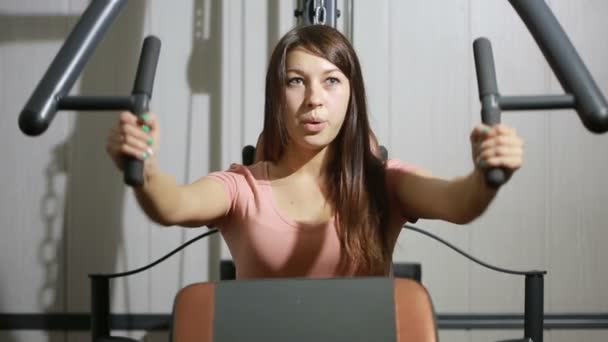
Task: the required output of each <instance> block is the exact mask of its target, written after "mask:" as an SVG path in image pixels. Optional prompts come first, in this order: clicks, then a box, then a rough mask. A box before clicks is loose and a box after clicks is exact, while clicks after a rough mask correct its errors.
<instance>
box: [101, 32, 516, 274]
mask: <svg viewBox="0 0 608 342" xmlns="http://www.w3.org/2000/svg"><path fill="white" fill-rule="evenodd" d="M158 137H159V125H158V121H157V120H156V117H155V116H154V115H153V114H149V115H147V116H145V118H144V120H141V121H138V120H137V118H136V117H135V116H133V115H132V114H131V113H122V114H121V116H120V121H119V124H118V125H117V126H116V128H114V129H113V130H112V132H111V134H110V136H109V138H108V145H107V150H108V153H109V154H110V156H111V157H112V158H113V160H114V162H115V163H116V165H117V166H118V167H119V168H122V159H123V157H124V156H125V155H127V156H131V157H135V158H139V159H142V160H144V161H145V162H144V176H145V184H144V185H143V186H142V187H139V188H136V189H135V193H136V196H137V199H138V201H139V203H140V205H141V207H142V208H143V210H144V211H145V212H146V213H147V215H148V216H149V217H150V218H151V219H152V220H154V221H156V222H158V223H160V224H162V225H166V226H171V225H180V226H188V227H199V226H203V225H209V226H217V227H219V229H220V232H221V234H222V236H223V238H224V239H225V241H226V243H227V245H228V247H229V249H230V252H231V253H232V256H233V258H234V261H235V265H236V268H237V278H239V279H243V278H263V277H337V276H371V275H389V271H390V268H391V264H392V259H391V258H392V253H393V248H394V246H395V243H396V241H397V237H398V236H399V233H400V231H401V228H402V225H403V224H404V223H405V222H407V221H408V219H417V218H425V219H442V220H446V221H449V222H453V223H457V224H465V223H467V222H470V221H471V220H473V219H475V218H476V217H478V216H479V215H481V213H482V212H483V211H484V210H485V209H486V207H487V206H488V205H489V203H490V202H491V200H492V198H493V197H494V196H495V194H496V191H495V190H493V189H491V188H489V187H487V186H486V184H485V181H484V169H486V168H488V167H502V168H504V169H506V170H507V172H508V173H509V175H510V174H511V173H512V172H513V171H515V170H517V169H518V168H519V167H520V166H521V164H522V154H523V149H522V146H523V143H522V140H521V139H520V138H519V137H518V136H517V134H516V132H515V131H514V130H513V129H511V128H509V127H506V126H504V125H500V126H497V127H493V128H489V127H486V126H483V125H480V126H478V127H475V128H474V129H473V131H472V133H471V144H472V154H473V160H474V165H475V167H474V170H473V171H472V172H471V173H470V174H469V175H467V176H465V177H461V178H457V179H454V180H442V179H438V178H434V177H432V176H430V175H429V174H428V173H426V172H424V171H422V170H420V169H416V168H412V167H407V166H404V165H402V164H400V163H399V162H398V161H396V160H389V161H386V162H385V161H383V160H382V159H381V158H379V157H378V155H377V153H376V146H377V143H376V140H375V137H374V134H373V132H372V131H371V128H370V126H369V121H368V116H367V107H366V100H365V89H364V85H363V79H362V75H361V69H360V66H359V61H358V59H357V56H356V54H355V52H354V50H353V48H352V46H351V45H350V43H349V42H348V40H347V39H346V38H345V37H344V36H343V35H342V34H340V33H339V32H338V31H336V30H335V29H332V28H330V27H328V26H321V25H314V26H305V27H300V28H296V29H294V30H292V31H290V32H289V33H287V34H286V35H285V36H284V37H283V38H282V39H281V41H280V42H279V43H278V45H277V47H276V48H275V50H274V52H273V54H272V56H271V59H270V64H269V67H268V73H267V76H266V104H265V117H264V133H263V135H262V136H261V141H260V144H259V145H260V156H261V158H260V161H259V162H257V163H255V164H254V165H252V166H247V167H246V166H242V165H236V164H234V165H233V166H232V167H231V168H230V169H229V170H227V171H224V172H214V173H212V174H210V175H208V176H206V177H203V178H201V179H199V180H198V181H195V182H194V183H192V184H188V185H178V184H176V182H175V180H174V178H172V177H171V176H169V175H167V174H165V173H163V172H161V171H160V170H159V168H158V165H157V163H156V159H155V158H154V154H155V153H156V152H157V151H158Z"/></svg>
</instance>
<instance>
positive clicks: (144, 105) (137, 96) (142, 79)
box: [124, 36, 161, 186]
mask: <svg viewBox="0 0 608 342" xmlns="http://www.w3.org/2000/svg"><path fill="white" fill-rule="evenodd" d="M160 45H161V43H160V39H158V38H157V37H154V36H149V37H147V38H146V39H145V40H144V44H143V47H142V50H141V56H140V58H139V64H138V66H137V74H136V75H135V84H134V85H133V96H132V99H133V108H131V111H132V112H133V114H135V115H136V116H137V117H141V116H142V115H144V114H145V113H147V112H148V109H149V103H150V98H151V97H152V88H153V87H154V77H155V75H156V66H157V64H158V57H159V54H160ZM124 181H125V184H127V185H130V186H141V185H143V184H144V163H143V161H141V160H139V159H135V158H132V157H127V158H126V160H125V168H124Z"/></svg>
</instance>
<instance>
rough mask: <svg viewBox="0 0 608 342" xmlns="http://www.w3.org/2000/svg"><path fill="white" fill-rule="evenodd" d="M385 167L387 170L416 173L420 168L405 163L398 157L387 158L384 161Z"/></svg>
mask: <svg viewBox="0 0 608 342" xmlns="http://www.w3.org/2000/svg"><path fill="white" fill-rule="evenodd" d="M385 169H386V171H388V172H391V171H398V172H399V171H400V172H411V173H416V172H419V171H421V170H422V169H421V168H420V167H418V166H416V165H414V164H410V163H405V162H403V161H401V160H399V159H387V160H386V163H385Z"/></svg>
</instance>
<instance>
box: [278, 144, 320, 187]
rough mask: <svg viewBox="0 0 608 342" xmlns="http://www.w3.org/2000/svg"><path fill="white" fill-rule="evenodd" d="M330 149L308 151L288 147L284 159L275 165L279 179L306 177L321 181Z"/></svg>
mask: <svg viewBox="0 0 608 342" xmlns="http://www.w3.org/2000/svg"><path fill="white" fill-rule="evenodd" d="M327 151H328V147H327V146H326V147H324V148H323V149H321V150H316V151H315V150H306V149H302V148H294V147H293V146H291V145H288V146H287V148H286V149H285V152H284V154H283V157H282V158H281V159H280V160H279V161H278V162H277V163H276V164H275V166H276V169H277V170H276V171H277V175H276V176H278V177H279V178H283V177H287V176H291V175H294V176H305V177H310V178H313V179H317V180H321V179H322V176H323V168H324V166H325V159H326V156H327Z"/></svg>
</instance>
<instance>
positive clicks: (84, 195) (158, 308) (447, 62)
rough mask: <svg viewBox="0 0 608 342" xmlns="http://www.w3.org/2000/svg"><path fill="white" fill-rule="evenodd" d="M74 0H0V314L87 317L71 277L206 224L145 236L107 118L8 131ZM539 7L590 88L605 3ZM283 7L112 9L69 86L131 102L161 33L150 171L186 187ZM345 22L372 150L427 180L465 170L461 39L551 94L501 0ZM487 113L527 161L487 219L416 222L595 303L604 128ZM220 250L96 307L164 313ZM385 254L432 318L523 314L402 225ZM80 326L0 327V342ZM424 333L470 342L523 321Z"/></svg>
mask: <svg viewBox="0 0 608 342" xmlns="http://www.w3.org/2000/svg"><path fill="white" fill-rule="evenodd" d="M87 3H88V2H87V1H84V0H70V1H68V0H62V1H53V2H48V1H41V0H29V1H17V0H4V1H2V3H0V113H2V115H0V156H2V165H3V166H4V167H2V168H0V189H2V190H1V191H0V227H1V229H2V233H3V234H2V238H0V260H2V261H1V262H0V312H4V313H36V312H40V313H44V312H87V311H88V302H89V298H88V291H89V290H88V281H87V274H89V273H99V272H118V271H124V270H129V269H133V268H136V267H138V266H141V265H144V264H146V263H148V262H151V261H153V260H155V259H157V258H158V257H160V256H162V255H164V254H165V253H167V252H169V251H170V250H172V249H173V248H175V247H176V246H177V245H178V244H180V243H182V242H184V241H186V240H187V239H189V238H191V237H193V236H196V235H198V234H200V233H202V232H203V231H205V230H204V229H197V230H185V229H179V228H169V229H161V228H159V227H157V226H156V225H154V224H152V223H150V222H149V221H148V220H147V219H146V218H145V216H144V215H143V214H142V213H141V211H140V210H139V209H138V208H137V205H136V203H135V201H134V198H133V196H132V193H131V191H130V190H128V189H126V188H125V187H124V186H123V185H122V181H121V179H122V178H121V177H122V176H121V175H120V174H119V173H118V172H116V171H115V170H114V168H113V167H112V165H111V163H110V162H109V160H108V158H107V157H106V155H105V153H104V139H105V135H106V132H107V129H108V127H109V126H110V125H111V124H113V122H114V120H115V114H112V113H110V114H108V113H78V114H76V113H66V112H61V113H59V114H58V115H57V117H56V118H55V120H54V121H53V124H52V126H51V127H50V128H49V130H48V131H47V132H46V133H45V134H43V135H42V136H40V137H37V138H30V137H26V136H24V135H23V134H22V133H21V132H20V131H18V128H17V116H18V113H19V112H20V110H21V108H22V106H23V104H24V103H25V101H26V100H27V98H28V97H29V95H30V93H31V91H32V89H33V87H34V86H35V84H36V82H38V80H39V79H40V77H41V76H42V74H43V73H44V71H45V70H46V67H47V66H48V64H49V62H50V60H51V58H52V57H53V56H54V55H55V53H56V52H57V50H58V49H59V47H60V46H61V43H62V42H63V39H65V37H66V35H67V34H68V33H69V31H70V28H71V27H72V25H73V24H74V23H75V21H76V20H77V16H78V15H79V14H80V13H81V12H82V11H83V10H84V8H86V5H87ZM548 3H549V5H550V6H551V8H552V9H553V11H554V13H555V15H556V16H557V18H558V19H559V20H560V22H561V23H562V25H563V27H564V28H565V30H566V32H567V33H568V34H569V36H570V38H571V40H572V42H573V43H574V45H575V46H576V47H577V49H578V51H579V53H580V55H581V57H582V58H583V60H584V61H585V62H586V63H587V66H588V68H589V69H590V71H591V73H592V74H593V75H594V77H595V80H596V82H597V83H598V85H599V87H600V88H601V89H602V91H603V92H607V91H608V67H607V66H606V64H605V62H604V61H605V60H607V58H608V48H606V47H605V46H604V44H602V43H603V38H604V36H605V35H606V33H608V28H607V26H606V24H605V21H604V17H605V16H606V14H608V3H606V2H604V1H601V0H587V1H585V2H581V1H577V2H574V1H567V0H549V1H548ZM347 4H348V2H346V1H343V2H340V6H341V7H342V8H345V7H346V5H347ZM199 8H200V9H202V12H198V11H197V9H199ZM293 9H294V4H293V1H284V0H247V1H244V0H241V1H237V0H227V1H219V0H191V1H169V0H155V1H147V2H144V1H129V4H128V6H127V8H126V9H125V11H123V12H124V13H123V14H122V15H121V16H120V17H119V18H118V20H117V22H116V24H115V25H114V27H113V28H112V30H111V32H110V33H109V35H108V36H107V37H106V39H105V40H104V42H103V43H102V44H101V45H100V47H99V48H98V50H97V52H96V53H95V56H94V58H93V59H92V60H91V62H90V63H89V66H88V67H87V69H86V70H85V72H84V73H83V76H82V77H81V79H80V80H79V82H78V84H77V85H76V86H75V88H74V92H73V93H74V94H87V95H101V94H121V95H122V94H124V95H126V94H128V93H129V91H130V88H131V86H132V82H133V76H134V70H135V65H136V62H137V58H138V56H139V48H140V44H141V41H142V39H143V37H144V36H145V35H147V34H155V35H157V36H159V37H160V38H161V40H162V42H163V47H162V50H161V57H160V61H159V66H158V71H157V76H156V83H155V87H154V96H153V100H152V108H153V109H154V111H155V112H156V113H158V115H159V116H160V120H161V123H162V125H163V132H162V148H161V152H160V154H159V158H160V162H161V164H162V167H163V168H164V169H165V170H166V171H168V172H170V173H172V174H173V175H175V176H176V177H177V179H178V180H180V181H184V182H185V181H191V180H194V179H196V178H198V177H199V176H200V175H203V174H205V173H207V172H209V171H210V170H218V169H223V168H226V167H227V166H228V165H229V164H230V163H231V162H235V161H240V151H241V148H242V147H243V146H244V145H246V144H252V143H254V142H255V140H256V138H257V135H258V133H259V131H260V130H261V127H262V118H263V82H264V75H265V67H266V62H267V58H268V54H269V51H270V50H271V48H272V46H273V45H274V43H275V42H276V41H277V40H278V37H279V36H280V35H281V34H283V33H284V32H286V31H287V30H288V29H289V28H291V27H292V26H293V25H294V21H293V19H292V18H291V16H292V13H293ZM197 13H198V14H197ZM353 15H354V16H353V18H354V27H353V32H352V34H353V42H354V44H355V47H356V49H357V51H358V53H359V56H360V59H361V62H362V64H363V69H364V74H365V79H366V82H367V83H366V86H367V91H368V99H369V104H370V112H371V115H372V124H373V127H374V129H375V130H376V132H377V133H378V135H379V137H380V140H381V143H382V144H384V145H386V146H387V147H388V149H389V153H390V155H391V156H392V157H395V158H399V159H401V160H403V161H404V162H407V163H411V164H415V165H418V166H421V167H424V168H426V169H429V170H431V171H432V172H433V173H434V174H436V175H438V176H442V177H455V176H458V175H463V174H465V173H467V172H469V171H470V169H471V167H472V164H471V162H470V152H469V145H468V136H469V132H470V130H471V128H472V127H473V126H474V125H475V124H476V123H477V122H479V121H480V116H479V101H478V96H477V85H476V81H475V70H474V67H473V57H472V42H473V40H474V39H475V38H477V37H479V36H486V37H488V38H490V40H491V41H492V44H493V49H494V56H495V59H496V68H497V74H498V75H497V76H498V85H499V89H500V90H501V93H502V94H504V95H516V94H517V95H519V94H525V95H530V94H546V93H554V94H559V93H562V92H563V91H562V90H561V89H560V86H559V84H558V83H557V81H556V79H555V77H554V76H553V75H552V72H551V70H550V69H549V68H548V66H547V64H546V62H545V61H544V59H543V57H542V55H541V53H540V51H539V49H538V48H537V46H536V45H535V43H534V41H533V39H532V38H531V36H530V35H529V34H528V32H527V31H526V29H525V27H524V25H523V23H522V22H521V20H520V19H519V18H518V17H517V16H516V15H515V12H514V11H513V9H512V8H510V5H509V4H508V2H506V1H482V0H459V1H449V2H447V1H440V0H416V1H415V0H409V1H389V0H385V1H354V6H353ZM341 20H345V19H341ZM197 23H198V24H197ZM344 24H345V23H344V21H343V22H342V24H341V25H343V26H342V27H348V25H344ZM197 37H198V38H197ZM503 121H504V122H506V123H508V124H510V125H512V126H514V127H516V128H517V129H518V132H519V133H520V135H522V136H523V137H524V139H525V140H526V160H525V165H524V167H523V168H522V170H520V171H519V172H518V173H517V174H516V175H515V177H514V178H513V179H512V181H511V182H510V183H509V184H508V185H507V186H506V187H505V188H503V189H502V190H501V192H500V194H499V196H498V198H497V199H496V201H495V202H494V203H493V205H492V206H491V207H490V209H489V210H488V211H487V213H486V214H485V215H484V216H483V217H481V218H480V219H479V220H477V221H475V222H474V223H472V224H471V225H469V226H467V227H456V226H452V225H449V224H445V223H442V222H432V221H420V222H419V223H418V224H417V225H418V226H420V227H423V228H426V229H428V230H430V231H432V232H434V233H437V234H439V235H441V236H442V237H444V238H446V239H448V240H449V241H451V242H453V243H454V244H456V245H458V246H460V247H462V248H464V249H465V250H468V251H470V252H471V253H473V254H474V255H476V256H477V257H479V258H481V259H483V260H486V261H488V262H490V263H493V264H497V265H500V266H504V267H511V268H517V269H546V270H548V271H549V274H548V275H547V277H546V278H545V310H546V312H549V313H561V312H606V311H608V295H607V294H606V291H605V290H604V288H605V286H603V284H604V283H605V282H606V281H607V280H608V270H607V269H606V267H605V266H603V263H602V261H603V260H606V259H607V258H608V252H606V251H605V250H604V249H603V248H602V246H603V244H604V243H606V242H608V232H607V231H606V230H605V229H604V228H605V223H604V222H606V221H607V219H608V213H607V212H606V211H605V210H603V206H604V205H605V203H608V189H607V188H606V187H605V186H603V185H602V184H603V183H602V180H603V177H602V176H604V175H606V174H608V160H607V158H608V157H606V156H608V154H607V153H605V151H606V150H608V140H607V138H606V136H605V135H592V134H590V133H589V132H587V131H586V130H585V129H584V128H583V126H582V125H581V123H580V121H579V120H578V118H577V117H576V114H575V113H574V112H573V111H556V112H535V113H532V112H525V113H514V112H507V113H505V114H504V117H503ZM220 256H224V257H226V256H228V253H227V251H226V249H225V247H221V243H220V242H219V241H218V240H217V239H215V240H213V239H212V240H208V241H201V242H197V243H196V244H195V245H193V246H191V247H189V249H188V250H187V251H186V252H184V253H182V254H180V255H178V256H174V257H173V258H172V259H169V260H168V261H167V262H165V263H163V264H161V265H160V266H158V267H156V268H155V269H153V270H152V271H150V272H147V273H145V274H144V275H139V276H135V277H131V278H129V279H127V280H119V281H116V282H114V283H113V284H114V285H115V286H114V287H113V291H112V311H113V312H115V313H146V312H150V313H168V312H169V311H170V308H171V305H172V299H173V296H174V295H175V293H176V291H177V290H178V289H179V288H181V287H182V286H184V285H186V284H188V283H191V282H195V281H203V280H207V279H215V277H216V273H217V260H218V259H219V258H220ZM395 259H396V260H398V261H420V262H422V264H423V282H424V283H425V285H426V286H427V287H428V288H429V290H430V292H431V295H432V296H433V300H434V303H435V307H436V310H437V311H438V312H442V313H450V312H459V313H464V312H471V313H500V312H504V313H515V312H522V311H523V279H522V278H520V277H514V276H506V275H501V274H496V273H494V272H491V271H488V270H485V269H482V268H481V267H478V266H476V265H473V264H471V263H470V262H468V261H467V260H466V259H464V258H462V257H460V256H458V255H456V254H455V253H454V252H452V251H451V250H448V249H447V248H444V247H443V246H441V245H439V244H438V243H436V242H434V241H432V240H430V239H428V238H426V237H422V236H419V235H417V234H416V233H414V232H411V231H404V233H403V234H402V236H401V238H400V241H399V247H398V249H397V251H396V253H395ZM497 294H498V295H497ZM129 334H131V336H135V337H140V336H143V335H145V333H143V332H130V333H129ZM83 335H86V334H83V333H69V334H64V333H61V332H53V333H49V334H47V333H46V332H0V339H2V340H3V341H11V342H12V341H38V340H39V341H65V340H70V341H71V340H78V339H81V338H83ZM158 335H160V336H161V337H162V336H163V335H162V333H161V334H152V335H148V336H149V337H148V339H152V338H153V337H152V336H158ZM441 335H442V336H441V337H442V338H443V339H444V340H449V341H487V340H498V339H506V338H515V337H519V336H520V331H517V330H510V331H472V332H469V331H442V332H441ZM573 336H574V338H576V339H578V340H585V341H604V340H606V337H607V336H608V335H607V334H606V332H605V331H591V332H577V331H549V332H547V333H546V334H545V341H569V340H571V339H572V338H573Z"/></svg>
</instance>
